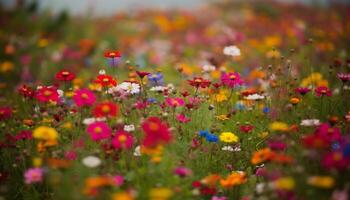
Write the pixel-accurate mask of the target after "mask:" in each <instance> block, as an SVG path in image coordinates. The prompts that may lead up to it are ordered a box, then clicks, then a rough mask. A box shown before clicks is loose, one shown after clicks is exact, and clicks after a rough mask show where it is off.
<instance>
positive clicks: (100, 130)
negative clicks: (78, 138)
mask: <svg viewBox="0 0 350 200" xmlns="http://www.w3.org/2000/svg"><path fill="white" fill-rule="evenodd" d="M87 132H88V133H89V135H90V137H91V139H92V140H94V141H99V140H103V139H106V138H109V137H110V136H111V129H110V128H109V126H108V124H106V123H105V122H94V123H91V124H90V125H89V126H88V127H87Z"/></svg>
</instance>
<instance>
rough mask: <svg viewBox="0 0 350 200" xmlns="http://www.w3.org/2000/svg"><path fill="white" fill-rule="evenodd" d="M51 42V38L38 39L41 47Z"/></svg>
mask: <svg viewBox="0 0 350 200" xmlns="http://www.w3.org/2000/svg"><path fill="white" fill-rule="evenodd" d="M48 44H49V40H48V39H46V38H42V39H40V40H39V41H38V46H39V47H46V46H47V45H48Z"/></svg>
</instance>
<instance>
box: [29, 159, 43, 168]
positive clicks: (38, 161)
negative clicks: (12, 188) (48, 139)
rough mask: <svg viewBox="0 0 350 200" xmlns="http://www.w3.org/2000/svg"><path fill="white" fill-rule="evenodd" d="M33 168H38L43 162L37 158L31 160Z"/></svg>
mask: <svg viewBox="0 0 350 200" xmlns="http://www.w3.org/2000/svg"><path fill="white" fill-rule="evenodd" d="M32 162H33V166H34V167H40V166H41V165H42V163H43V160H42V159H41V158H39V157H36V158H33V161H32Z"/></svg>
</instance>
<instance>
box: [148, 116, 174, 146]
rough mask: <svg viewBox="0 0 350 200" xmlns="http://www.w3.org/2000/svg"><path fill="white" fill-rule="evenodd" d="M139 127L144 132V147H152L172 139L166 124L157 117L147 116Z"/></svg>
mask: <svg viewBox="0 0 350 200" xmlns="http://www.w3.org/2000/svg"><path fill="white" fill-rule="evenodd" d="M141 127H142V129H143V131H144V133H145V137H144V138H143V141H142V144H143V145H144V146H145V147H154V146H157V145H158V144H163V143H169V142H170V141H171V140H172V136H171V133H170V130H169V127H168V125H167V124H166V123H164V122H162V121H161V120H160V119H159V118H158V117H149V118H148V119H146V121H145V122H143V123H142V125H141Z"/></svg>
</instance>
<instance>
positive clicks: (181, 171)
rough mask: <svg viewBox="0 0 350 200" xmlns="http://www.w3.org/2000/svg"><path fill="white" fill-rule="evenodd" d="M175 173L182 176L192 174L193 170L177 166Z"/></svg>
mask: <svg viewBox="0 0 350 200" xmlns="http://www.w3.org/2000/svg"><path fill="white" fill-rule="evenodd" d="M174 173H175V174H176V175H178V176H180V177H186V176H190V175H192V170H191V169H188V168H186V167H177V168H176V169H175V170H174Z"/></svg>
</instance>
